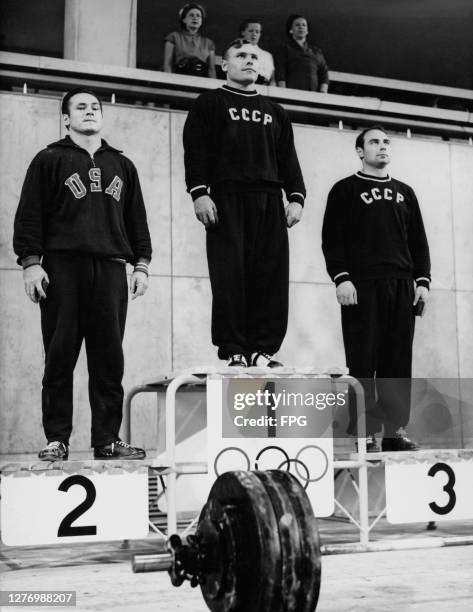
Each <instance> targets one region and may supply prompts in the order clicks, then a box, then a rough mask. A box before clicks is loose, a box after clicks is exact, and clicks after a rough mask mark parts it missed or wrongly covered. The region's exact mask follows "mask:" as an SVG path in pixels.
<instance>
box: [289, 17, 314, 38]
mask: <svg viewBox="0 0 473 612" xmlns="http://www.w3.org/2000/svg"><path fill="white" fill-rule="evenodd" d="M296 19H305V20H306V21H307V17H305V16H304V15H296V14H295V13H294V14H292V15H289V17H288V18H287V19H286V34H287V36H288V37H289V38H290V37H291V36H292V35H291V33H290V30H291V29H292V24H293V23H294V21H295V20H296ZM307 27H309V22H308V21H307Z"/></svg>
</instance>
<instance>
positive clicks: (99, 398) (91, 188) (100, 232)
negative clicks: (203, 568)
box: [13, 89, 151, 461]
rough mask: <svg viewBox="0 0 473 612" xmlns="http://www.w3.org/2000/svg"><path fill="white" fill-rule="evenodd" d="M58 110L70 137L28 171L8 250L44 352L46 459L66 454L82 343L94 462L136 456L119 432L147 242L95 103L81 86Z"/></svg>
mask: <svg viewBox="0 0 473 612" xmlns="http://www.w3.org/2000/svg"><path fill="white" fill-rule="evenodd" d="M61 113H62V116H63V119H64V124H65V126H66V128H67V130H68V132H69V133H68V135H67V136H66V137H65V138H63V139H61V140H58V141H57V142H54V143H52V144H50V145H49V146H48V147H47V148H46V149H43V150H42V151H40V152H39V153H38V154H37V155H36V157H35V158H34V159H33V161H32V162H31V164H30V167H29V168H28V172H27V174H26V178H25V181H24V184H23V189H22V192H21V198H20V203H19V205H18V210H17V213H16V217H15V230H14V237H13V247H14V250H15V253H16V254H17V255H18V263H19V264H21V266H22V267H23V280H24V285H25V291H26V294H27V295H28V297H29V298H30V299H31V300H32V301H33V302H35V303H37V302H39V304H40V308H41V330H42V333H43V343H44V352H45V367H44V377H43V392H42V410H43V427H44V432H45V434H46V438H47V441H48V443H47V445H46V446H45V447H44V448H43V449H42V450H41V451H40V453H39V458H40V459H41V460H43V461H56V460H64V459H67V458H68V455H69V437H70V435H71V432H72V382H73V372H74V368H75V365H76V362H77V358H78V356H79V351H80V348H81V345H82V342H83V340H85V347H86V353H87V365H88V370H89V400H90V406H91V410H92V432H91V433H92V441H91V443H92V446H93V447H94V456H95V458H98V459H143V458H144V457H145V452H144V450H143V449H141V448H135V447H132V446H130V445H128V444H126V443H125V442H122V441H121V440H120V438H119V436H118V433H119V430H120V425H121V421H122V404H123V388H122V384H121V383H122V378H123V365H124V364H123V350H122V340H123V333H124V330H125V320H126V312H127V306H128V292H127V277H126V269H125V264H126V262H127V261H129V262H131V263H133V264H134V271H133V274H132V276H131V281H130V292H131V293H132V297H133V298H135V297H138V296H140V295H143V294H144V292H145V291H146V289H147V287H148V264H149V262H150V260H151V241H150V236H149V231H148V225H147V220H146V210H145V205H144V202H143V197H142V195H141V188H140V183H139V180H138V175H137V172H136V168H135V166H134V165H133V163H132V162H131V161H130V160H129V159H128V158H126V157H125V156H124V155H122V153H121V152H120V151H118V150H117V149H114V148H113V147H111V146H110V145H109V144H108V143H107V142H106V141H105V140H102V139H101V138H100V132H101V130H102V123H103V116H102V105H101V103H100V101H99V100H98V98H97V96H96V95H95V94H94V92H92V91H90V90H88V89H75V90H71V91H69V92H68V93H67V94H66V95H65V96H64V98H63V100H62V105H61Z"/></svg>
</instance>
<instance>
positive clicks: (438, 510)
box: [427, 463, 457, 515]
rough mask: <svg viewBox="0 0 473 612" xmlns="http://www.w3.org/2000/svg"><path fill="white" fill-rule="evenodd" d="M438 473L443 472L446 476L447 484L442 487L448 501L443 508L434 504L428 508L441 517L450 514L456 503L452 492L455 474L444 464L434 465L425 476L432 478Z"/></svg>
mask: <svg viewBox="0 0 473 612" xmlns="http://www.w3.org/2000/svg"><path fill="white" fill-rule="evenodd" d="M438 472H445V474H447V476H448V481H447V484H446V485H445V486H444V487H443V490H444V491H445V493H447V495H448V498H449V499H448V502H447V504H446V505H445V506H439V505H438V504H437V503H436V502H431V503H430V504H429V506H430V508H431V509H432V510H433V511H434V512H435V513H436V514H442V515H443V514H448V513H449V512H451V511H452V510H453V508H454V507H455V504H456V502H457V496H456V494H455V491H454V490H453V487H454V485H455V472H454V471H453V470H452V468H451V467H450V466H449V465H447V464H446V463H436V464H435V465H433V466H432V467H431V468H430V470H429V471H428V472H427V474H428V475H429V476H432V477H434V476H435V475H436V474H438Z"/></svg>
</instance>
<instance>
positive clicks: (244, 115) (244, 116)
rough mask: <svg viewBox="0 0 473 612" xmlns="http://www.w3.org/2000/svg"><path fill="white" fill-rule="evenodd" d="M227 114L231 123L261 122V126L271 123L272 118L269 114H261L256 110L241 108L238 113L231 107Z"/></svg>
mask: <svg viewBox="0 0 473 612" xmlns="http://www.w3.org/2000/svg"><path fill="white" fill-rule="evenodd" d="M228 112H229V114H230V117H231V119H232V121H252V122H253V123H261V122H263V125H267V124H268V123H272V122H273V118H272V117H271V115H270V114H269V113H262V112H261V111H260V110H258V109H257V108H256V109H254V110H249V109H247V108H245V107H243V108H241V109H240V112H238V109H237V108H235V107H233V106H232V107H230V108H229V109H228Z"/></svg>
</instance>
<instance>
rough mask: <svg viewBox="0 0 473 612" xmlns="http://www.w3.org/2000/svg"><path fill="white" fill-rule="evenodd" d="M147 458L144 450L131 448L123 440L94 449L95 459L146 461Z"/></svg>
mask: <svg viewBox="0 0 473 612" xmlns="http://www.w3.org/2000/svg"><path fill="white" fill-rule="evenodd" d="M145 457H146V453H145V451H144V450H143V449H142V448H137V447H135V446H130V445H129V444H127V443H126V442H122V441H121V440H115V442H110V444H106V445H105V446H96V447H95V448H94V458H95V459H144V458H145Z"/></svg>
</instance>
